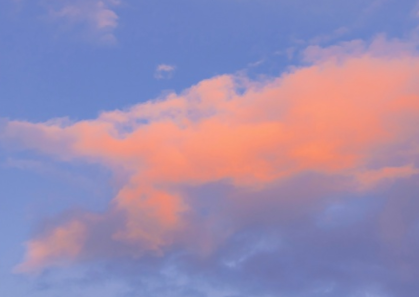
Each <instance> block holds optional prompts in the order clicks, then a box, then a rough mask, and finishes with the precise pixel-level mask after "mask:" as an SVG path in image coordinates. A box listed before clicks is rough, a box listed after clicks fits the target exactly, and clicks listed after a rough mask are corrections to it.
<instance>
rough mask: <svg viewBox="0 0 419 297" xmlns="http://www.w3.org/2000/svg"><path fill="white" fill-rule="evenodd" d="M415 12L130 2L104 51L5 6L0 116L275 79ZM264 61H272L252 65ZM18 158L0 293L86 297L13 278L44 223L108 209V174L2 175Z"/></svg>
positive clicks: (397, 3)
mask: <svg viewBox="0 0 419 297" xmlns="http://www.w3.org/2000/svg"><path fill="white" fill-rule="evenodd" d="M374 3H375V4H374ZM416 3H417V1H414V0H383V1H372V0H371V1H366V0H352V1H336V0H293V1H289V0H286V1H285V0H284V1H282V0H241V1H239V0H154V1H136V0H135V1H134V0H132V1H130V0H125V1H124V4H123V5H122V6H120V7H118V8H117V13H118V15H119V17H120V19H119V26H118V28H117V29H116V30H115V36H116V38H117V40H118V42H117V43H116V44H115V45H105V44H101V43H100V42H98V41H97V40H95V41H91V42H89V41H88V40H86V38H85V37H82V35H83V34H82V33H83V28H82V27H81V28H77V29H74V28H71V27H68V26H66V25H65V24H63V23H61V22H54V21H51V20H48V19H47V18H46V12H45V10H44V9H43V8H42V7H41V6H39V5H38V1H35V0H33V1H32V0H30V1H29V0H27V1H25V0H22V1H20V2H17V1H12V0H10V1H8V0H3V1H0V118H9V119H24V120H29V121H45V120H48V119H50V118H54V117H64V116H68V117H70V118H72V119H84V118H93V117H95V116H96V115H97V113H98V112H99V111H101V110H113V109H116V108H124V107H128V106H131V105H133V104H136V103H138V102H143V101H146V100H148V99H152V98H155V97H157V96H158V95H159V94H160V93H161V92H162V91H164V90H175V91H181V90H183V89H185V88H187V87H189V86H191V85H193V84H195V83H197V82H199V81H201V80H202V79H205V78H210V77H212V76H214V75H219V74H225V73H235V72H236V71H240V70H247V71H248V73H249V75H250V76H252V77H257V76H258V75H261V74H263V75H271V76H275V75H279V74H280V73H281V72H282V71H283V70H284V69H285V67H286V66H288V65H289V64H293V63H298V59H293V60H291V61H290V60H289V59H288V58H287V57H286V55H283V54H282V55H278V54H275V53H277V52H279V51H281V52H284V51H285V50H286V49H288V48H290V47H297V48H300V49H301V48H304V47H305V46H307V45H308V44H310V40H313V39H314V38H316V37H319V36H330V35H333V32H334V31H335V30H337V29H339V28H346V30H347V32H346V33H345V34H343V35H341V36H336V37H335V38H332V39H329V40H327V41H324V42H323V44H324V45H327V44H333V43H336V42H339V41H342V40H352V39H364V40H369V39H371V38H373V37H374V36H375V35H376V34H378V33H382V32H384V33H386V34H387V35H388V36H390V37H403V36H405V34H407V32H410V31H411V29H412V28H414V27H415V26H417V20H416V19H415V17H414V13H413V9H414V7H415V5H416ZM301 41H302V43H300V42H301ZM257 61H264V63H261V64H260V65H259V66H257V67H250V68H249V67H248V65H249V64H251V63H254V62H257ZM161 63H166V64H173V65H176V72H175V73H174V75H173V78H172V79H170V80H156V79H155V78H154V71H155V68H156V66H157V65H159V64H161ZM11 157H12V158H14V159H15V161H16V160H18V161H19V160H20V161H22V160H23V161H25V160H31V156H30V155H26V154H25V155H22V154H16V155H14V156H10V152H8V151H3V150H1V151H0V188H1V195H2V196H1V197H0V211H1V215H0V220H1V221H0V233H2V234H7V238H8V240H7V241H6V242H2V243H0V254H1V255H2V257H1V258H2V259H1V262H0V295H1V296H11V297H12V296H13V297H15V296H19V297H20V296H28V295H31V296H50V295H51V294H52V295H53V296H58V295H59V296H63V297H66V296H74V294H76V295H77V296H82V295H80V294H81V291H80V290H79V291H77V290H78V289H74V290H75V291H67V290H65V292H66V293H64V291H60V292H59V293H56V292H55V291H48V292H47V291H45V290H44V291H39V292H38V293H36V294H35V293H29V292H31V290H32V289H33V288H35V287H36V286H35V285H34V284H32V283H31V282H28V283H26V281H23V280H22V279H21V278H20V277H18V276H12V275H11V274H10V270H11V269H12V267H13V266H14V265H15V264H16V263H17V262H19V261H20V259H21V256H22V254H23V246H22V243H23V242H24V241H25V240H26V239H27V238H29V234H30V233H31V232H34V230H35V229H36V228H34V226H35V225H36V224H37V223H39V220H40V218H41V217H45V215H46V216H53V215H54V214H56V213H60V212H61V211H62V210H64V209H68V206H71V207H75V206H76V207H77V206H79V207H81V208H83V207H84V208H88V209H97V210H100V209H101V207H105V205H106V201H108V200H109V199H110V198H111V195H110V194H109V193H108V192H107V191H112V190H114V189H111V188H110V187H109V186H107V185H106V182H107V181H108V180H109V176H108V175H107V174H106V173H103V172H102V171H101V170H100V169H98V168H94V167H86V166H81V165H80V166H79V167H77V166H74V167H71V168H69V167H68V166H67V167H65V166H66V165H63V164H55V165H51V163H48V161H47V160H42V159H41V160H40V161H39V159H37V160H38V161H39V162H41V163H40V164H39V166H41V167H47V168H49V169H47V170H46V169H45V168H44V169H45V170H46V172H44V173H40V172H39V171H37V170H36V169H34V168H33V167H32V169H30V168H29V167H30V166H29V167H27V169H26V170H22V169H18V168H13V166H12V167H10V166H6V165H7V164H9V165H10V158H11ZM8 162H9V163H8ZM12 163H13V162H12ZM32 165H33V164H32ZM48 166H55V167H53V168H52V169H51V167H48ZM35 167H36V166H35ZM48 170H49V171H48ZM60 174H61V175H60ZM92 176H95V177H93V178H92ZM86 179H87V180H86ZM86 184H87V186H86ZM90 184H96V186H92V187H91V186H89V185H90ZM59 197H61V198H59ZM24 283H26V285H25V284H24ZM25 286H26V287H25ZM89 290H90V291H89V294H91V296H97V295H99V296H116V295H115V294H117V293H113V292H111V291H109V290H107V289H101V288H99V287H97V288H93V287H91V288H90V289H89ZM115 290H116V291H115V292H117V291H118V290H119V288H117V289H115ZM106 291H107V293H105V292H106ZM77 292H78V293H77ZM54 294H55V295H54ZM86 294H87V293H86ZM105 294H108V295H105ZM83 296H84V295H83ZM86 296H87V295H86Z"/></svg>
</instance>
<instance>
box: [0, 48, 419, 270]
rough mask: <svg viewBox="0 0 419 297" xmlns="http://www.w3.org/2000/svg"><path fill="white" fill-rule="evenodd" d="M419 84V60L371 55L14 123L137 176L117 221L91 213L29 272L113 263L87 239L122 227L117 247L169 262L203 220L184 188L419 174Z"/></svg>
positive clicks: (53, 234)
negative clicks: (85, 115) (97, 258)
mask: <svg viewBox="0 0 419 297" xmlns="http://www.w3.org/2000/svg"><path fill="white" fill-rule="evenodd" d="M418 77H419V58H417V57H416V56H414V55H400V56H398V55H395V56H380V55H376V54H375V53H374V52H370V51H366V52H364V53H361V54H358V55H355V56H351V55H346V56H344V57H340V60H339V61H338V60H337V59H336V58H335V57H334V56H331V57H330V58H329V59H325V60H323V61H322V62H319V63H317V64H314V65H310V66H307V67H300V68H296V69H294V70H292V71H289V72H288V73H284V74H283V75H282V76H281V77H279V78H275V79H272V80H268V81H261V82H255V81H249V80H247V79H245V78H241V77H234V76H220V77H214V78H212V79H208V80H205V81H202V82H200V83H199V84H197V85H196V86H193V87H191V88H190V89H187V90H185V91H184V92H182V93H181V94H169V95H167V96H165V97H163V98H160V99H158V100H155V101H150V102H146V103H141V104H138V105H136V106H133V107H131V108H130V109H128V110H125V111H113V112H104V113H102V114H100V116H99V117H98V118H97V119H94V120H86V121H79V122H73V123H64V124H62V123H59V121H51V122H46V123H29V122H22V121H11V122H9V123H8V124H7V126H6V128H5V130H4V131H5V132H4V133H5V135H6V136H5V137H6V138H7V139H8V140H9V141H13V142H16V143H19V144H20V146H21V147H22V148H24V149H35V150H37V151H38V152H40V153H43V154H48V155H51V156H55V157H58V158H59V159H61V160H64V161H71V160H76V159H80V160H83V161H85V162H89V163H99V164H102V165H104V166H106V167H108V168H109V169H110V170H112V171H113V172H114V174H115V175H118V174H125V176H126V178H125V182H124V185H123V186H122V188H121V189H120V190H119V192H118V194H117V195H116V197H115V198H114V200H113V201H112V203H111V205H110V207H109V210H108V212H106V213H103V214H88V213H85V214H82V215H81V216H77V217H74V218H72V219H71V220H70V221H69V222H67V223H64V225H59V226H56V227H53V228H52V229H51V230H49V231H48V232H47V233H46V234H44V235H42V236H41V237H39V238H34V239H32V240H31V241H30V242H29V244H28V253H27V258H26V260H25V261H24V262H23V263H22V264H21V265H20V266H18V270H19V271H28V272H30V271H37V270H39V269H43V268H45V267H47V266H49V265H54V264H58V263H61V262H64V263H67V262H69V261H77V260H78V259H79V260H80V259H84V258H86V257H87V258H89V257H94V255H97V254H99V255H100V254H102V251H100V250H101V249H106V243H105V245H101V246H97V247H95V248H94V249H99V251H95V250H89V249H90V247H88V245H89V243H88V238H89V236H92V234H93V233H94V232H95V231H94V230H95V229H96V228H100V226H101V225H105V224H109V221H113V222H114V223H111V225H112V224H116V225H115V226H112V228H110V229H109V230H108V232H109V234H106V240H107V241H109V242H112V243H109V244H112V245H116V246H118V245H121V246H127V247H129V248H128V249H127V251H126V253H127V256H132V257H141V255H142V254H143V253H149V252H151V253H154V254H161V253H164V251H165V250H166V249H168V248H170V246H171V245H175V244H179V243H180V242H181V241H183V239H182V238H183V237H184V236H185V234H184V232H188V229H190V228H191V224H192V222H190V221H189V219H188V216H189V214H193V215H197V214H196V210H195V209H194V208H193V207H192V206H191V205H188V202H187V201H186V199H185V198H184V197H183V195H182V188H183V187H185V186H198V187H199V186H202V185H205V184H208V183H214V182H220V181H225V182H227V183H231V184H232V185H233V186H235V187H237V188H239V189H244V190H245V191H254V189H258V190H260V189H263V188H266V187H269V186H270V185H271V184H272V183H284V182H285V183H286V182H287V181H288V180H290V179H292V178H294V177H296V176H299V175H302V174H304V173H308V172H312V173H314V174H317V175H321V176H325V178H327V176H330V175H331V176H334V177H340V178H341V179H343V180H345V182H344V183H343V184H342V185H341V186H342V187H344V188H342V189H337V190H345V191H357V189H358V188H365V187H367V188H368V189H373V188H374V187H375V186H377V185H378V184H379V182H380V181H381V180H385V181H386V183H388V182H392V180H393V179H399V178H410V177H412V176H415V175H416V174H418V173H419V170H418V169H416V167H415V165H414V162H416V161H417V158H418V153H419V151H418V152H410V153H408V151H409V149H410V148H411V147H412V146H413V147H414V146H417V145H419V143H418V141H419V139H418V138H417V135H418V133H419V130H418V129H419V128H417V127H419V85H418V84H417V78H418ZM35 139H36V141H35ZM418 147H419V146H418ZM319 186H320V185H319ZM246 189H247V190H246ZM280 194H281V192H278V195H280ZM192 199H193V197H192ZM226 199H228V198H226ZM253 199H256V197H254V198H253ZM304 199H307V200H311V199H316V198H314V197H310V195H309V194H308V195H307V196H306V197H304ZM235 203H238V204H240V203H241V201H240V198H237V201H235V202H233V204H235ZM251 203H256V202H251ZM260 203H263V201H260ZM277 203H278V205H281V204H282V203H287V202H283V201H281V198H278V201H277ZM261 207H263V206H261ZM301 207H303V208H304V205H302V206H301ZM231 211H234V209H232V210H231ZM225 215H228V214H225ZM115 216H122V218H121V219H120V220H116V219H115ZM89 233H90V234H89ZM186 236H187V235H186ZM214 245H215V246H213V248H216V245H217V243H215V244H214ZM108 256H112V255H108Z"/></svg>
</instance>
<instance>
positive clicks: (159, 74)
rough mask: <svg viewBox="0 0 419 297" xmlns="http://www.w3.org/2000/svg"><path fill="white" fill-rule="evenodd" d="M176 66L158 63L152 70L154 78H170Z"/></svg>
mask: <svg viewBox="0 0 419 297" xmlns="http://www.w3.org/2000/svg"><path fill="white" fill-rule="evenodd" d="M175 70H176V67H175V66H173V65H168V64H160V65H158V66H157V68H156V71H155V72H154V77H155V78H156V79H170V78H172V76H173V73H174V71H175Z"/></svg>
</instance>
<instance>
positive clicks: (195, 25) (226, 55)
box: [0, 0, 415, 121]
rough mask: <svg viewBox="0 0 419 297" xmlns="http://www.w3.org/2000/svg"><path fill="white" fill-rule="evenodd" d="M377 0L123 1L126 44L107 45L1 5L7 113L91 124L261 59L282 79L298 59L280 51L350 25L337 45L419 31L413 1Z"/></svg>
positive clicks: (31, 8)
mask: <svg viewBox="0 0 419 297" xmlns="http://www.w3.org/2000/svg"><path fill="white" fill-rule="evenodd" d="M373 2H374V1H364V0H362V1H361V0H354V1H330V0H318V1H305V0H297V1H281V0H261V1H254V0H243V1H238V0H222V1H221V0H211V1H209V0H198V1H191V0H179V1H173V0H157V1H125V2H124V4H123V5H122V6H120V7H118V8H117V13H118V15H119V17H120V20H119V26H118V28H117V29H116V31H115V35H116V37H117V39H118V43H117V44H115V45H111V46H109V45H103V44H100V42H98V41H97V40H96V41H92V42H89V41H87V40H86V38H85V37H81V35H82V34H81V32H82V31H83V28H78V29H74V28H71V27H69V26H68V25H67V26H66V25H64V24H63V23H60V22H54V21H52V20H48V18H47V17H46V12H45V10H43V9H42V8H41V7H40V6H39V5H37V1H21V4H19V5H13V4H12V3H11V1H10V2H9V1H2V3H1V4H0V36H1V38H0V98H1V100H0V117H8V118H11V119H27V120H31V121H45V120H48V119H50V118H53V117H63V116H69V117H70V118H73V119H83V118H92V117H95V116H96V115H97V113H98V112H99V111H101V110H112V109H116V108H124V107H127V106H130V105H133V104H136V103H138V102H141V101H146V100H148V99H151V98H155V97H157V96H158V95H159V94H160V93H161V92H162V91H163V90H167V89H169V90H176V91H180V90H182V89H184V88H186V87H189V86H191V85H192V84H195V83H197V82H199V81H200V80H202V79H205V78H210V77H212V76H214V75H218V74H224V73H234V72H236V71H238V70H242V69H245V68H246V67H247V66H248V64H249V63H252V62H257V61H260V60H265V63H263V64H261V65H260V66H259V67H256V68H253V69H251V70H249V71H250V72H251V74H252V73H256V74H259V73H261V74H268V75H278V74H279V73H280V72H281V71H282V70H283V69H284V67H285V66H286V65H288V64H289V63H290V61H289V60H288V59H287V58H286V56H285V55H275V54H274V53H275V52H278V51H283V50H285V49H287V48H288V47H291V46H295V45H297V44H296V42H295V41H296V40H302V41H305V42H307V41H309V40H311V39H312V38H315V37H318V36H320V35H331V34H333V31H334V30H336V29H338V28H342V27H344V28H347V29H348V33H346V34H344V35H342V36H340V37H338V38H334V39H332V40H330V41H329V43H330V42H337V41H338V40H348V39H352V38H364V39H365V38H366V39H368V38H372V36H374V35H375V34H377V33H379V32H386V33H388V34H389V35H393V36H400V35H402V34H403V32H406V29H407V28H411V27H412V26H413V25H414V23H413V18H412V17H411V13H412V9H413V7H414V2H415V1H410V0H406V1H394V0H388V1H381V2H382V3H381V2H376V3H377V5H373V6H372V3H373ZM379 3H381V4H380V5H379ZM301 46H304V45H300V47H301ZM161 63H167V64H173V65H176V67H177V69H176V73H175V74H174V76H173V78H172V79H171V80H156V79H155V78H154V76H153V73H154V70H155V67H156V66H157V65H158V64H161Z"/></svg>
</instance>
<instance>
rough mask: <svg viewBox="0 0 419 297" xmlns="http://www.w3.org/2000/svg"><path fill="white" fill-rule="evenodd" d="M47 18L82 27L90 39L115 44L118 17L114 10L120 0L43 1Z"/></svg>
mask: <svg viewBox="0 0 419 297" xmlns="http://www.w3.org/2000/svg"><path fill="white" fill-rule="evenodd" d="M42 3H43V5H44V6H45V7H46V9H47V10H48V14H49V17H50V18H51V19H53V20H56V21H64V22H67V23H69V24H70V25H82V26H84V28H85V30H87V31H88V33H89V36H90V37H95V38H97V39H99V40H100V41H102V42H111V43H112V42H115V40H116V39H115V35H114V31H115V29H116V28H117V27H118V19H119V17H118V15H117V14H116V12H115V10H114V8H115V7H117V6H118V5H120V4H121V0H58V1H51V0H45V1H43V2H42Z"/></svg>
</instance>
